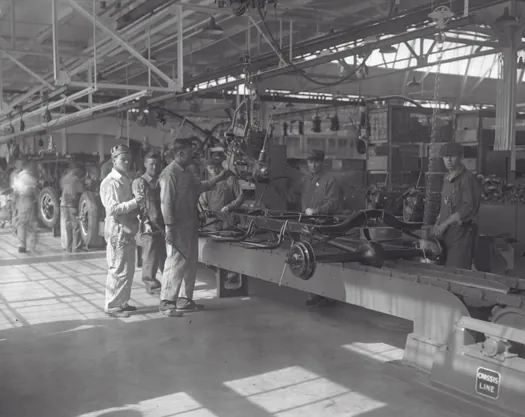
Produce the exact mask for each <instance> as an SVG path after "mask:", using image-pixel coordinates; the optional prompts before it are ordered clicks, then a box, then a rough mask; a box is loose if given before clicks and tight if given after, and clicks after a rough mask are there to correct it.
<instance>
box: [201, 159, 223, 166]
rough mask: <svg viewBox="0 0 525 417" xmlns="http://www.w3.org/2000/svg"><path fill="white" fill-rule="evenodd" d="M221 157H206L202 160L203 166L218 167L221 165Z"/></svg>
mask: <svg viewBox="0 0 525 417" xmlns="http://www.w3.org/2000/svg"><path fill="white" fill-rule="evenodd" d="M222 161H223V160H222V159H221V158H218V157H216V156H212V157H211V158H208V159H206V160H205V161H204V166H207V167H212V166H213V167H220V166H222Z"/></svg>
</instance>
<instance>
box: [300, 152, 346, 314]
mask: <svg viewBox="0 0 525 417" xmlns="http://www.w3.org/2000/svg"><path fill="white" fill-rule="evenodd" d="M324 159H325V153H324V151H322V150H320V149H313V150H311V151H310V153H309V154H308V155H307V162H308V170H309V173H308V174H307V175H305V176H304V177H303V178H302V180H301V181H300V183H299V187H300V190H301V209H302V211H303V212H304V213H305V214H306V215H307V216H314V215H317V214H325V215H330V214H336V213H337V212H338V211H339V209H340V205H341V195H340V194H341V193H340V189H339V187H338V185H337V183H336V180H335V178H334V176H333V175H332V174H331V173H329V172H326V171H325V170H324ZM305 304H306V305H307V306H317V307H329V306H332V305H334V304H335V301H334V300H330V299H328V298H326V297H322V296H320V295H316V294H310V295H309V298H308V299H307V300H306V302H305Z"/></svg>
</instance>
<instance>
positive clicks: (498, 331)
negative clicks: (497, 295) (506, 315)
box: [430, 317, 525, 416]
mask: <svg viewBox="0 0 525 417" xmlns="http://www.w3.org/2000/svg"><path fill="white" fill-rule="evenodd" d="M472 333H481V334H483V335H485V337H486V340H485V341H484V342H483V343H475V342H474V343H473V342H472V337H471V336H468V335H469V334H472ZM514 343H518V344H519V345H523V344H525V331H524V330H520V329H517V328H513V327H509V326H504V325H502V324H496V323H490V322H485V321H481V320H477V319H473V318H470V317H462V318H461V319H460V320H459V321H458V322H457V323H456V325H455V328H454V331H453V334H452V335H451V337H450V339H449V342H448V344H447V345H445V346H442V347H440V348H439V349H438V350H437V352H436V355H435V357H434V366H433V368H432V372H431V374H430V379H431V380H432V382H433V383H435V384H438V385H440V386H444V387H446V388H449V389H452V390H455V391H459V392H461V393H463V394H465V395H467V396H468V397H471V398H473V399H475V400H476V401H478V402H482V403H484V404H486V406H487V407H490V408H493V409H499V410H501V409H503V410H505V411H506V414H507V415H509V416H510V415H523V407H524V404H525V402H524V398H525V384H524V383H523V381H524V380H525V359H524V358H522V357H520V356H519V355H518V354H515V353H512V352H511V350H512V349H510V351H509V346H512V344H514Z"/></svg>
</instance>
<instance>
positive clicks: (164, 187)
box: [159, 174, 177, 228]
mask: <svg viewBox="0 0 525 417" xmlns="http://www.w3.org/2000/svg"><path fill="white" fill-rule="evenodd" d="M159 184H160V210H161V212H162V218H163V219H164V224H165V225H166V228H168V227H171V226H172V225H173V224H174V223H175V216H174V214H175V207H174V205H173V203H174V201H175V198H176V192H177V185H176V184H175V180H174V179H173V177H172V176H171V175H169V174H166V175H161V176H160V179H159Z"/></svg>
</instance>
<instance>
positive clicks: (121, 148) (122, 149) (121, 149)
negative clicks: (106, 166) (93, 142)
mask: <svg viewBox="0 0 525 417" xmlns="http://www.w3.org/2000/svg"><path fill="white" fill-rule="evenodd" d="M124 153H130V150H129V148H128V147H127V146H126V145H117V146H113V147H112V148H111V159H114V158H116V157H117V156H119V155H122V154H124Z"/></svg>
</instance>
